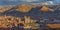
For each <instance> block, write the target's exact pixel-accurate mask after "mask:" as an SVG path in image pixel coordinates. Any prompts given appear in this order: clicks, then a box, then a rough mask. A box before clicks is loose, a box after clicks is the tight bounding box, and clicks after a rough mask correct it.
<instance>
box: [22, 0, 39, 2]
mask: <svg viewBox="0 0 60 30" xmlns="http://www.w3.org/2000/svg"><path fill="white" fill-rule="evenodd" d="M21 1H25V2H34V1H39V0H21Z"/></svg>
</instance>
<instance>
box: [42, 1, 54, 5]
mask: <svg viewBox="0 0 60 30" xmlns="http://www.w3.org/2000/svg"><path fill="white" fill-rule="evenodd" d="M42 4H45V5H53V4H54V3H53V1H47V2H45V3H42Z"/></svg>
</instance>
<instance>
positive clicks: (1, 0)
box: [0, 0, 60, 5]
mask: <svg viewBox="0 0 60 30" xmlns="http://www.w3.org/2000/svg"><path fill="white" fill-rule="evenodd" d="M46 2H52V3H53V4H60V0H0V5H18V4H21V3H35V4H38V3H39V4H41V3H46Z"/></svg>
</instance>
